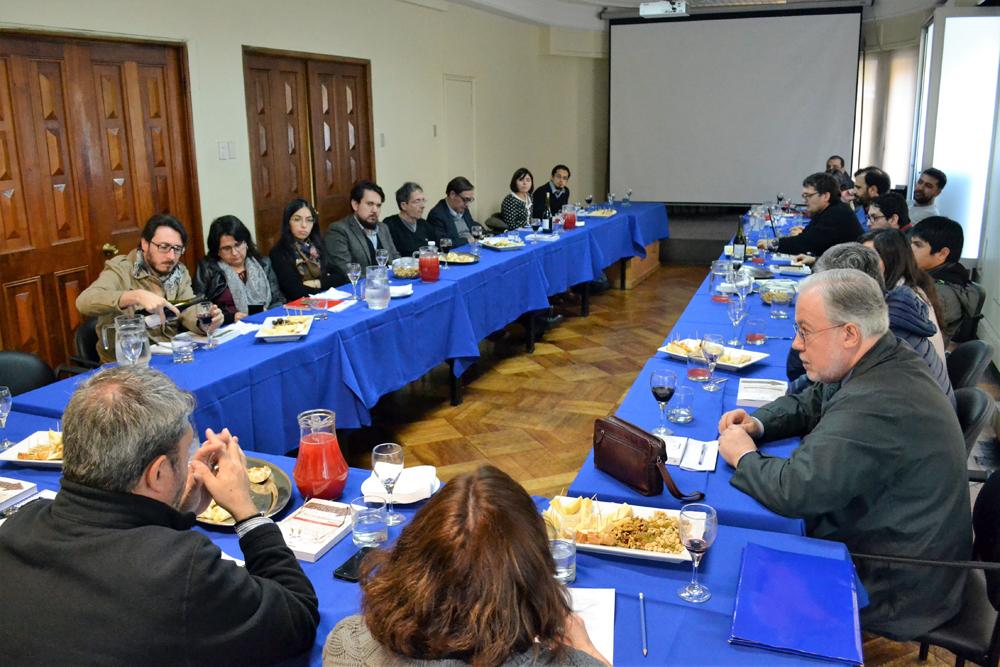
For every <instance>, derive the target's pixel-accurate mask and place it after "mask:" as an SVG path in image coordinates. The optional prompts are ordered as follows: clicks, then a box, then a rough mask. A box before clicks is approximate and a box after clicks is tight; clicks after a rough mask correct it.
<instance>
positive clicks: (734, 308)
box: [726, 299, 747, 347]
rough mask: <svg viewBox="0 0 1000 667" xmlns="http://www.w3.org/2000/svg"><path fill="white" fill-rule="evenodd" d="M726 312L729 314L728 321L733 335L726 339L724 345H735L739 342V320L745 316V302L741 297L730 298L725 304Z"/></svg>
mask: <svg viewBox="0 0 1000 667" xmlns="http://www.w3.org/2000/svg"><path fill="white" fill-rule="evenodd" d="M726 312H727V314H728V315H729V322H730V323H731V324H732V325H733V336H732V338H730V339H729V340H727V341H726V345H730V346H733V347H736V346H737V345H739V344H740V328H739V327H740V322H742V321H743V319H744V318H745V317H746V316H747V308H746V302H745V301H743V300H742V299H734V300H731V301H730V302H729V303H728V304H726Z"/></svg>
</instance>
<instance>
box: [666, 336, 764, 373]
mask: <svg viewBox="0 0 1000 667" xmlns="http://www.w3.org/2000/svg"><path fill="white" fill-rule="evenodd" d="M658 351H660V352H663V353H664V354H668V355H670V356H671V357H674V358H675V359H684V360H686V359H687V358H688V357H689V356H691V355H692V354H695V353H697V352H700V351H701V341H700V340H695V339H693V338H684V339H682V340H672V341H670V342H669V343H667V344H666V345H664V346H663V347H661V348H658ZM769 356H771V355H769V354H767V353H766V352H751V351H750V350H740V349H738V348H735V347H725V348H723V353H722V356H721V357H719V361H718V362H717V363H716V365H715V366H716V368H721V369H723V370H727V371H738V370H742V369H744V368H746V367H747V366H750V365H752V364H755V363H757V362H758V361H760V360H761V359H767V358H768V357H769Z"/></svg>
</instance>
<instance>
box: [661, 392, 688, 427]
mask: <svg viewBox="0 0 1000 667" xmlns="http://www.w3.org/2000/svg"><path fill="white" fill-rule="evenodd" d="M667 419H669V420H670V421H672V422H674V423H675V424H687V423H690V422H691V421H692V420H694V389H692V388H691V387H677V391H676V392H675V393H674V400H673V402H672V404H671V406H670V410H669V411H668V412H667Z"/></svg>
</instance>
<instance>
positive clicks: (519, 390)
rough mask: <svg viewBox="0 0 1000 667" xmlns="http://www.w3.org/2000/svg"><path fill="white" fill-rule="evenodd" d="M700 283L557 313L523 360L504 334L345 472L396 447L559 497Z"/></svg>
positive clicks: (391, 409) (353, 447)
mask: <svg viewBox="0 0 1000 667" xmlns="http://www.w3.org/2000/svg"><path fill="white" fill-rule="evenodd" d="M705 274H706V269H705V268H704V267H692V266H661V267H660V268H659V269H657V270H656V271H655V272H654V273H653V274H652V275H651V276H650V277H649V279H647V280H646V281H645V282H643V283H642V284H641V285H639V286H638V287H636V288H635V289H633V290H630V291H626V292H622V291H618V290H609V291H607V292H605V293H603V294H600V295H596V296H594V297H592V299H591V314H590V317H587V318H582V317H580V316H579V306H578V305H575V304H569V305H566V306H565V307H559V309H558V310H559V312H561V313H562V314H564V315H565V316H566V320H565V321H564V322H563V323H561V324H560V325H559V326H558V327H556V328H555V329H554V330H552V331H549V332H547V333H546V334H545V337H544V339H543V341H542V342H541V343H539V344H538V345H537V346H536V348H535V352H534V353H533V354H530V355H529V354H527V353H525V351H524V330H523V328H522V327H521V326H520V325H517V324H512V325H510V326H508V327H507V328H506V329H504V330H503V331H501V332H497V333H496V334H494V335H492V336H491V337H490V339H488V340H486V341H483V342H482V343H481V344H480V352H481V355H482V357H481V359H480V361H479V362H478V363H477V364H476V366H475V367H474V368H472V369H470V371H469V372H468V373H466V376H465V378H464V382H465V387H464V402H463V403H462V405H460V406H457V407H453V406H451V405H450V403H449V400H448V388H447V387H448V384H447V379H448V369H447V367H446V366H444V365H442V366H441V367H439V368H436V369H434V371H432V372H431V373H429V374H428V375H427V376H425V377H423V378H421V379H420V380H418V381H416V382H413V383H411V384H410V385H408V386H407V387H404V388H403V389H400V390H399V391H396V392H394V393H392V394H389V395H388V396H385V397H384V398H383V399H382V400H381V401H380V402H379V404H378V405H377V406H376V407H375V409H374V410H373V412H372V421H373V426H371V427H369V428H365V429H361V430H359V431H355V432H353V433H348V434H344V437H343V438H342V439H341V442H342V445H343V446H344V450H345V454H346V455H347V458H348V461H349V462H350V464H351V465H352V466H356V467H360V468H370V467H371V459H370V452H371V448H372V447H373V446H374V445H376V444H378V443H380V442H398V443H400V444H402V445H403V446H404V449H405V452H406V462H407V465H418V464H430V465H434V466H437V468H438V474H439V476H440V477H441V479H442V480H443V481H447V480H449V479H451V478H452V477H454V476H456V475H459V474H461V473H463V472H466V471H469V470H474V469H475V468H477V467H479V466H480V465H484V464H492V465H495V466H497V467H498V468H500V469H502V470H504V471H506V472H507V473H508V474H509V475H511V476H512V477H513V478H514V479H516V480H517V481H519V482H520V483H521V484H522V485H523V486H524V487H525V488H526V489H527V490H528V492H529V493H531V494H534V495H540V496H552V495H555V494H558V493H559V492H560V491H562V490H564V489H565V488H566V487H567V486H569V483H570V481H572V479H573V478H574V477H575V476H576V471H577V470H578V469H579V468H580V465H581V464H582V463H583V461H584V459H585V458H586V457H587V454H588V453H589V451H590V445H591V439H592V435H593V424H594V418H595V417H599V416H603V415H606V414H609V413H611V412H612V411H613V410H614V409H615V407H616V406H617V405H618V403H619V402H620V400H621V399H622V397H623V396H624V394H625V392H626V391H627V390H628V388H629V387H630V386H631V385H632V382H634V380H635V376H636V374H637V373H638V372H639V370H640V369H641V368H642V366H643V365H644V364H645V362H646V360H647V359H648V358H649V357H650V356H651V355H652V354H653V352H654V351H655V350H656V348H657V346H658V345H659V344H660V343H661V342H662V341H663V339H664V337H665V336H666V334H667V332H668V331H669V330H670V328H671V327H672V326H673V325H674V323H675V322H676V320H677V317H678V316H679V315H680V313H681V312H682V311H683V309H684V307H685V306H686V304H687V302H688V301H689V300H690V299H691V296H692V295H693V294H694V292H695V290H696V289H697V288H698V285H699V284H701V281H702V280H703V279H704V277H705ZM864 652H865V664H867V665H879V666H883V667H905V666H910V665H913V666H916V665H923V666H930V667H945V666H946V665H950V664H952V662H953V661H954V657H953V656H952V654H951V653H949V652H947V651H944V650H941V649H936V648H932V649H931V655H930V657H929V659H928V661H927V662H923V663H922V662H920V661H919V660H918V659H917V644H915V643H912V642H911V643H897V642H892V641H889V640H887V639H882V638H879V637H874V636H868V635H866V637H865V643H864Z"/></svg>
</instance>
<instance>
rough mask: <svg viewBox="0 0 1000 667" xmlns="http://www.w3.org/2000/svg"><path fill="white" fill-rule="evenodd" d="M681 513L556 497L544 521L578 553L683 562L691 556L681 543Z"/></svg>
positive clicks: (587, 499)
mask: <svg viewBox="0 0 1000 667" xmlns="http://www.w3.org/2000/svg"><path fill="white" fill-rule="evenodd" d="M679 515H680V512H679V511H678V510H666V509H654V508H652V507H641V506H638V505H629V504H628V503H608V502H603V501H600V500H591V499H590V498H568V497H566V496H556V497H554V498H553V499H552V502H551V504H550V505H549V508H548V509H547V510H545V511H544V512H542V518H543V519H545V522H546V523H547V524H548V525H549V526H551V527H552V528H553V529H554V530H555V531H556V533H557V534H558V535H559V536H560V537H563V538H566V539H569V538H571V537H572V538H574V539H575V540H576V548H577V550H578V551H591V552H594V553H603V554H611V555H614V556H632V557H634V558H645V559H648V560H658V561H666V562H668V563H683V562H689V561H690V560H691V554H689V553H688V552H687V549H685V548H684V545H683V544H681V536H680V526H679V524H678V521H677V517H678V516H679Z"/></svg>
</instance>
